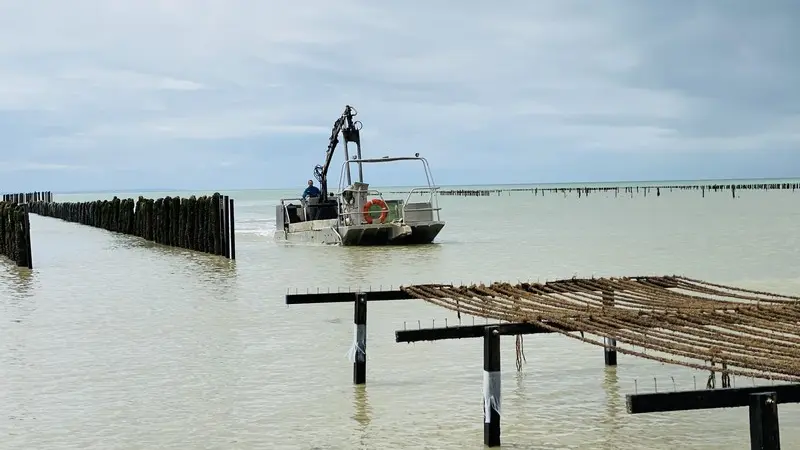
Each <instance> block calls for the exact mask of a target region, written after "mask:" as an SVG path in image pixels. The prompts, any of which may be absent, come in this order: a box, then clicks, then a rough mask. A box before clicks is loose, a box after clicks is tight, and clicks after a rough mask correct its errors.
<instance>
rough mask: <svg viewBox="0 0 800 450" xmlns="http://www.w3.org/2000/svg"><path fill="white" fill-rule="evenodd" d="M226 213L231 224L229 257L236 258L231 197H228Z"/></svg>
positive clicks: (234, 226)
mask: <svg viewBox="0 0 800 450" xmlns="http://www.w3.org/2000/svg"><path fill="white" fill-rule="evenodd" d="M228 215H229V216H230V217H229V219H230V224H231V233H230V237H231V259H236V225H235V224H234V220H233V219H234V214H233V199H230V205H229V207H228Z"/></svg>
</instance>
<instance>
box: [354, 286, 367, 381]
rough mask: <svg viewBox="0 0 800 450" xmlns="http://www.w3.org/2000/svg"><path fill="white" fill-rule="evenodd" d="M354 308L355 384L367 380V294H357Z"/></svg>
mask: <svg viewBox="0 0 800 450" xmlns="http://www.w3.org/2000/svg"><path fill="white" fill-rule="evenodd" d="M354 309H355V315H354V318H353V323H354V325H355V327H354V328H355V329H354V330H353V331H354V332H355V336H354V338H355V342H354V343H353V345H354V348H353V350H352V351H353V352H354V359H353V384H365V383H366V382H367V294H365V293H363V292H359V293H358V294H356V301H355V308H354Z"/></svg>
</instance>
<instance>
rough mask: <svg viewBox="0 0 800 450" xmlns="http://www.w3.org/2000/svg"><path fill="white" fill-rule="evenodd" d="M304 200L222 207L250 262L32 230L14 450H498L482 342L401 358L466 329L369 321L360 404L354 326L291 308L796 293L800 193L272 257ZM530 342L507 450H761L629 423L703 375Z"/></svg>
mask: <svg viewBox="0 0 800 450" xmlns="http://www.w3.org/2000/svg"><path fill="white" fill-rule="evenodd" d="M300 189H301V187H298V191H297V192H280V191H238V192H225V194H228V195H230V196H232V197H233V198H234V199H235V200H236V213H237V223H236V226H237V236H236V238H237V257H238V259H237V260H236V261H235V262H230V261H226V260H222V259H220V258H217V257H212V256H208V255H199V254H195V253H192V252H188V251H184V250H178V249H172V248H165V247H160V246H155V245H153V244H148V243H144V242H142V241H140V240H138V239H136V238H132V237H128V236H121V235H116V234H112V233H108V232H105V231H102V230H99V229H94V228H90V227H86V226H80V225H75V224H70V223H65V222H62V221H59V220H54V219H49V218H42V217H39V216H32V217H31V227H32V235H33V257H34V264H35V270H34V271H33V273H26V272H21V271H18V270H17V269H16V268H13V267H11V266H10V265H9V264H8V263H7V262H6V261H3V262H1V263H0V448H3V449H6V448H7V449H48V450H49V449H76V448H97V449H108V450H111V449H152V448H160V449H271V448H279V449H362V448H363V449H412V448H413V449H426V448H427V449H465V448H466V449H470V448H476V449H477V448H482V447H483V445H482V427H483V422H482V419H483V416H482V405H481V402H482V395H481V383H482V376H483V374H482V342H481V341H480V340H460V341H441V342H435V343H420V344H397V343H395V342H394V331H395V330H397V329H403V327H404V326H405V327H417V326H419V324H421V325H422V326H424V327H425V326H427V327H430V326H431V324H432V322H433V321H434V320H435V321H436V324H437V325H443V324H444V320H445V319H447V320H448V323H450V324H455V323H457V319H456V317H455V315H454V314H450V313H449V312H447V311H445V310H442V309H440V308H437V307H434V306H431V305H428V304H426V303H424V302H381V303H373V304H370V306H369V325H368V327H369V338H368V355H369V362H368V368H367V372H368V373H367V385H366V387H354V386H352V384H351V377H352V364H351V363H350V362H349V361H348V360H347V358H346V353H347V351H348V349H349V347H350V345H351V342H352V340H353V336H352V332H353V325H352V318H353V310H352V306H351V305H342V304H340V305H298V306H292V307H287V306H286V305H285V302H284V294H285V293H286V290H287V288H291V289H295V288H298V289H301V290H305V289H306V288H311V289H312V290H316V289H317V288H322V289H325V290H327V289H328V288H332V289H336V288H337V287H341V288H346V287H348V286H351V287H356V286H359V285H360V286H372V288H378V287H379V286H380V285H382V286H386V287H388V286H389V285H394V286H397V285H399V284H411V283H422V282H451V281H452V282H461V281H463V282H471V281H476V282H477V281H487V282H488V281H492V280H494V281H501V280H508V281H517V280H528V279H532V280H537V279H539V280H542V281H544V280H545V279H554V278H563V277H572V276H574V275H577V276H592V275H595V276H605V275H618V276H621V275H638V274H658V275H667V274H684V275H687V276H691V277H695V278H702V279H706V280H711V281H715V282H720V283H730V284H736V285H741V286H746V287H754V288H759V289H765V290H772V291H777V292H782V293H794V294H797V293H800V264H798V259H799V258H800V233H798V224H799V223H800V208H798V204H799V202H800V192H796V193H793V192H791V191H771V192H764V191H745V190H742V191H738V192H737V196H738V198H735V199H734V198H731V194H730V192H724V193H707V194H706V197H705V198H701V195H700V192H699V191H673V192H669V191H663V192H662V195H661V196H660V197H656V196H655V195H654V193H651V194H650V195H648V196H647V197H644V196H643V195H642V194H641V193H640V194H638V195H634V197H633V198H631V197H630V196H629V195H628V196H624V195H622V194H620V196H619V197H618V198H615V196H614V194H613V193H609V194H593V195H590V196H589V197H588V198H587V197H583V198H580V199H579V198H577V196H576V195H575V194H570V195H568V196H566V197H565V196H564V195H560V194H558V195H556V194H547V195H545V196H541V195H539V196H534V195H533V194H527V193H514V194H512V195H504V196H495V197H480V198H456V197H442V198H441V206H442V208H443V212H442V214H443V218H444V219H445V220H446V221H447V226H446V227H445V229H444V230H443V232H442V234H441V235H440V237H439V239H438V240H437V243H436V244H435V245H430V246H423V247H413V248H373V249H366V248H338V247H321V246H310V245H293V246H289V245H283V244H278V243H275V242H273V240H272V231H273V230H274V223H275V221H274V211H275V208H274V205H275V204H276V202H277V200H278V199H279V198H280V197H282V196H286V197H289V196H297V195H298V193H299V192H300ZM164 194H168V193H147V194H145V195H147V196H148V197H159V196H163V195H164ZM121 195H125V196H133V197H135V196H138V195H139V194H137V193H134V194H127V193H122V194H121ZM173 195H174V193H173ZM180 195H187V193H181V194H180ZM111 196H113V194H108V195H106V194H102V195H101V194H81V195H58V196H57V198H56V200H58V201H82V200H94V199H98V198H104V197H105V198H110V197H111ZM468 320H470V321H471V319H468ZM470 323H471V322H470ZM524 342H525V350H526V357H527V364H526V365H525V366H524V368H523V370H522V372H519V373H518V372H516V369H515V367H514V360H515V354H514V339H513V338H512V337H507V338H504V339H503V341H502V346H503V347H502V350H503V361H502V364H503V404H502V408H503V409H502V414H503V418H502V427H503V435H502V439H503V442H504V447H506V448H520V449H522V448H524V449H530V448H548V449H552V448H575V449H578V448H580V449H678V448H680V449H683V448H691V449H729V448H748V446H749V437H748V436H749V435H748V425H747V424H748V412H747V409H746V408H739V409H731V410H709V411H694V412H679V413H666V414H645V415H636V416H632V415H628V414H627V413H626V411H625V398H624V395H625V394H627V393H633V392H634V390H635V389H638V391H639V392H652V391H653V390H654V389H655V387H654V381H653V378H654V377H655V378H656V379H657V383H658V388H659V390H672V389H691V388H693V387H694V382H695V380H697V384H698V386H700V385H704V382H705V378H706V377H707V373H701V372H696V371H692V370H688V369H683V368H681V367H676V366H667V365H662V364H659V363H655V362H651V361H646V360H641V359H635V358H633V357H628V356H625V355H620V357H619V366H618V367H617V368H611V369H606V368H604V366H603V354H602V349H601V348H599V347H594V346H589V345H586V344H582V343H580V342H578V341H574V340H571V339H568V338H566V337H563V336H550V335H541V336H527V337H525V341H524ZM673 380H674V381H673ZM735 382H736V384H737V385H750V384H752V383H753V380H750V379H736V380H735ZM755 382H756V383H760V384H763V383H768V382H765V381H757V380H756V381H755ZM780 421H781V437H782V442H783V448H787V449H792V448H800V407H798V406H797V405H781V406H780Z"/></svg>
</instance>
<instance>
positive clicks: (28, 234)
mask: <svg viewBox="0 0 800 450" xmlns="http://www.w3.org/2000/svg"><path fill="white" fill-rule="evenodd" d="M25 254H26V259H27V263H28V269H30V270H33V252H32V251H31V217H30V206H29V205H25Z"/></svg>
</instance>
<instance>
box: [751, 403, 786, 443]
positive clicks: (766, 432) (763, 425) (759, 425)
mask: <svg viewBox="0 0 800 450" xmlns="http://www.w3.org/2000/svg"><path fill="white" fill-rule="evenodd" d="M780 448H781V439H780V428H779V426H778V398H777V394H776V393H775V392H759V393H757V394H750V449H751V450H780Z"/></svg>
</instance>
